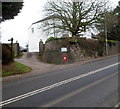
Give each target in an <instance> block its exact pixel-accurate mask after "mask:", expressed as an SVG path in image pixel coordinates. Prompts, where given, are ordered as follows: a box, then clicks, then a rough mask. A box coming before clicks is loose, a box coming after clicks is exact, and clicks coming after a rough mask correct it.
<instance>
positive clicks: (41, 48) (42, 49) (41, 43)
mask: <svg viewBox="0 0 120 109" xmlns="http://www.w3.org/2000/svg"><path fill="white" fill-rule="evenodd" d="M43 51H44V45H43V41H42V39H40V42H39V55H42V54H43Z"/></svg>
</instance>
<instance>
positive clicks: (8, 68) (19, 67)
mask: <svg viewBox="0 0 120 109" xmlns="http://www.w3.org/2000/svg"><path fill="white" fill-rule="evenodd" d="M31 70H32V69H31V68H30V67H28V66H26V65H23V64H21V63H19V62H14V63H12V64H10V65H3V66H2V77H5V76H10V75H16V74H23V73H27V72H30V71H31Z"/></svg>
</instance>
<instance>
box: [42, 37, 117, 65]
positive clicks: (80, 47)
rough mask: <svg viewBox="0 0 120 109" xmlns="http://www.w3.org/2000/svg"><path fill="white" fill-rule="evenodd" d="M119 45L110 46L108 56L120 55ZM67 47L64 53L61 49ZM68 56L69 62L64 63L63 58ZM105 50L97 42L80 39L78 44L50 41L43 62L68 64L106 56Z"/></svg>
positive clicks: (65, 40)
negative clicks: (119, 53)
mask: <svg viewBox="0 0 120 109" xmlns="http://www.w3.org/2000/svg"><path fill="white" fill-rule="evenodd" d="M118 46H119V44H116V45H112V46H109V45H108V55H113V54H116V53H118ZM62 47H66V48H67V49H68V51H67V52H65V53H62V52H61V48H62ZM65 54H66V55H67V61H66V62H64V61H63V56H64V55H65ZM104 54H105V49H104V46H103V45H101V44H100V43H99V42H98V41H97V40H87V39H80V40H78V42H77V43H71V42H70V40H69V39H56V40H52V41H49V42H47V43H46V44H45V46H44V52H43V54H42V55H41V59H42V61H44V62H46V63H52V64H67V63H74V62H79V61H82V60H86V59H90V58H97V57H100V56H104Z"/></svg>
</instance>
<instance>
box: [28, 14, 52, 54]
mask: <svg viewBox="0 0 120 109" xmlns="http://www.w3.org/2000/svg"><path fill="white" fill-rule="evenodd" d="M53 17H54V15H52V16H50V17H46V18H44V19H42V20H39V21H37V22H34V23H32V24H31V26H30V27H29V29H28V40H29V44H28V52H39V41H40V40H41V39H42V40H43V42H45V40H46V39H47V36H45V33H43V31H42V30H41V28H42V27H41V22H43V21H45V20H48V19H51V18H53Z"/></svg>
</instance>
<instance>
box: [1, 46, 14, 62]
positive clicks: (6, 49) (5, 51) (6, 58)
mask: <svg viewBox="0 0 120 109" xmlns="http://www.w3.org/2000/svg"><path fill="white" fill-rule="evenodd" d="M11 62H12V58H11V54H10V46H9V45H5V44H4V45H2V64H10V63H11Z"/></svg>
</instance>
